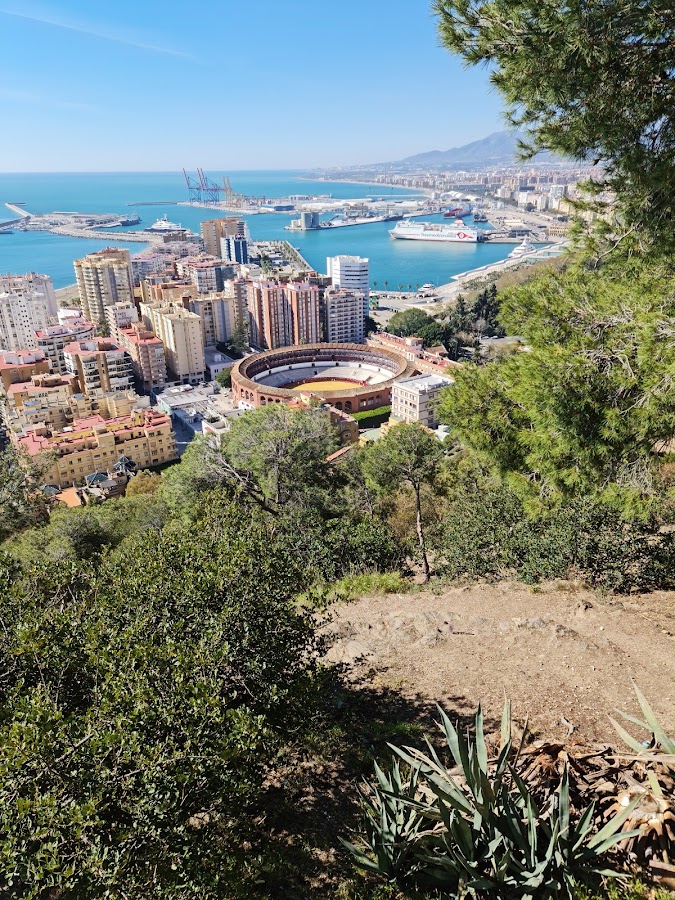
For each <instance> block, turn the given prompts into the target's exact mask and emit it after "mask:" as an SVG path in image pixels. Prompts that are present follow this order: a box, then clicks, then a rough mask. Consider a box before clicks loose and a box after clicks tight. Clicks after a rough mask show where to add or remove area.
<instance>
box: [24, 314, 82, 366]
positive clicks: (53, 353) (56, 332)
mask: <svg viewBox="0 0 675 900" xmlns="http://www.w3.org/2000/svg"><path fill="white" fill-rule="evenodd" d="M95 331H96V329H95V327H94V325H93V324H92V323H91V322H90V321H89V320H88V319H83V318H82V317H81V316H67V317H64V318H63V319H61V322H60V324H59V325H50V326H48V327H47V328H42V329H40V331H37V332H36V334H35V337H36V340H37V346H38V349H39V350H41V351H42V352H43V353H44V354H45V356H46V357H47V359H48V360H49V362H50V365H51V369H52V372H60V373H61V374H62V375H65V373H66V372H67V369H66V360H65V357H64V355H63V350H64V348H65V346H66V344H72V343H73V342H74V341H90V340H92V339H93V337H94V334H95Z"/></svg>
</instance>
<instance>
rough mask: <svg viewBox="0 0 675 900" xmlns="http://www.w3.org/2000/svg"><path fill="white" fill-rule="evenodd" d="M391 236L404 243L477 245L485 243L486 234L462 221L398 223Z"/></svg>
mask: <svg viewBox="0 0 675 900" xmlns="http://www.w3.org/2000/svg"><path fill="white" fill-rule="evenodd" d="M389 234H390V235H391V236H392V237H393V238H396V239H397V240H404V241H453V242H455V243H460V244H472V243H473V244H475V243H476V242H478V241H484V240H485V236H484V234H483V233H482V232H481V231H479V230H478V229H477V228H469V227H467V226H466V225H465V224H464V222H462V220H461V219H457V221H455V222H453V223H452V225H446V224H445V223H443V224H438V225H437V224H436V223H435V222H412V221H410V220H407V221H405V220H404V221H403V222H397V223H396V227H395V228H392V230H391V231H390V232H389Z"/></svg>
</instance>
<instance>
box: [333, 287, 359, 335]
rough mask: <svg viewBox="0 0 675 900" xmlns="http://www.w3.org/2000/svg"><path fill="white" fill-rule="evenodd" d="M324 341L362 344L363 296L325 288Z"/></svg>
mask: <svg viewBox="0 0 675 900" xmlns="http://www.w3.org/2000/svg"><path fill="white" fill-rule="evenodd" d="M323 333H324V340H326V341H327V342H328V343H329V344H362V343H363V341H364V338H365V322H364V318H363V294H362V293H361V292H360V291H345V290H341V289H340V288H335V287H331V288H327V289H326V292H325V294H324V302H323Z"/></svg>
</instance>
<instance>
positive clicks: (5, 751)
mask: <svg viewBox="0 0 675 900" xmlns="http://www.w3.org/2000/svg"><path fill="white" fill-rule="evenodd" d="M222 513H223V514H222V515H221V511H219V513H218V515H217V516H215V517H214V516H213V515H210V514H206V515H205V516H204V518H203V519H201V520H200V521H198V523H197V524H196V526H195V527H194V528H192V527H186V528H184V529H181V528H179V527H176V526H175V525H172V526H171V527H170V528H169V529H166V530H165V532H164V533H162V534H159V535H153V534H147V535H144V536H142V537H139V538H138V539H136V540H134V541H133V542H131V543H129V544H128V545H127V546H125V547H123V548H120V549H119V551H118V553H117V555H116V556H115V557H114V558H113V557H105V556H104V557H103V559H102V560H97V561H96V563H97V565H94V564H93V563H91V564H90V563H82V562H76V561H72V560H66V561H63V562H61V563H53V562H48V563H45V564H42V565H36V566H34V567H32V568H30V569H27V570H26V571H25V572H21V571H20V569H19V566H18V564H17V563H16V562H14V561H12V560H11V559H10V558H5V557H1V558H0V620H1V621H2V623H3V628H2V629H0V894H2V895H5V894H6V895H7V896H12V897H24V898H47V897H68V898H73V900H75V898H87V900H90V898H103V897H125V896H128V897H130V898H131V897H133V898H134V900H150V898H159V897H161V898H163V900H179V898H180V900H190V898H194V900H197V898H199V900H215V898H228V900H232V898H234V897H237V898H239V897H244V896H247V893H246V892H245V891H244V889H243V887H242V884H241V883H240V879H244V880H246V879H247V878H248V877H249V875H247V873H250V872H251V871H252V869H253V868H254V867H255V861H251V860H248V859H246V860H243V858H242V857H243V855H244V854H243V853H242V849H241V842H242V839H241V836H240V835H241V833H242V831H246V830H247V829H248V828H250V820H251V818H252V805H253V804H255V803H256V802H257V800H258V798H259V797H260V796H261V794H262V791H263V780H264V777H265V773H266V772H267V771H268V770H269V768H270V767H271V766H272V765H274V764H278V753H279V751H280V749H281V748H282V747H283V746H284V744H285V742H287V741H288V740H291V739H293V740H296V739H297V735H298V734H299V733H302V728H303V725H304V724H306V723H307V721H308V717H309V716H311V715H312V711H313V710H314V709H315V708H316V702H315V701H316V699H317V693H316V692H317V690H318V689H319V686H320V684H321V678H320V669H319V667H318V663H317V659H318V656H319V654H320V652H321V649H322V646H321V643H320V641H318V640H317V638H316V636H315V628H316V622H315V619H314V616H313V615H312V613H310V612H308V611H303V610H300V609H298V607H297V604H296V602H295V596H296V594H297V591H298V589H299V587H300V586H301V584H302V572H301V571H300V570H299V569H298V567H297V566H295V565H294V561H293V560H289V559H288V558H286V557H285V556H284V555H283V554H282V553H281V552H280V551H278V550H277V549H276V548H275V547H274V546H273V544H272V542H271V541H270V539H269V533H268V532H267V531H266V530H265V529H264V528H261V527H260V526H259V525H258V524H256V523H251V522H250V521H249V520H248V519H247V518H246V516H245V515H244V514H242V513H241V512H240V510H239V509H238V507H237V506H236V504H233V505H232V506H231V507H230V508H229V509H228V510H223V511H222Z"/></svg>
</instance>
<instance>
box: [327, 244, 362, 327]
mask: <svg viewBox="0 0 675 900" xmlns="http://www.w3.org/2000/svg"><path fill="white" fill-rule="evenodd" d="M326 270H327V273H328V275H329V277H330V279H331V281H332V283H333V287H338V288H342V289H343V290H345V291H353V292H354V293H358V294H362V295H363V315H364V316H367V315H368V313H369V311H370V310H369V306H368V304H369V302H370V260H369V259H366V258H363V257H361V256H329V257H328V258H327V260H326Z"/></svg>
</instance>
